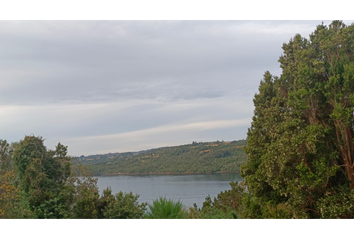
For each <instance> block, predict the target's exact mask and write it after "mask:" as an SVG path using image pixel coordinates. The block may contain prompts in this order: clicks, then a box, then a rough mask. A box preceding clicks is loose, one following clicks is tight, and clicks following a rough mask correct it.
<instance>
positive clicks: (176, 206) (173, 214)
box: [145, 197, 187, 219]
mask: <svg viewBox="0 0 354 240" xmlns="http://www.w3.org/2000/svg"><path fill="white" fill-rule="evenodd" d="M149 210H150V211H149V212H147V213H146V214H145V218H149V219H183V218H187V214H186V212H185V211H184V210H183V204H182V202H181V201H173V200H171V199H166V197H159V198H158V199H156V200H154V201H153V203H152V205H151V204H149Z"/></svg>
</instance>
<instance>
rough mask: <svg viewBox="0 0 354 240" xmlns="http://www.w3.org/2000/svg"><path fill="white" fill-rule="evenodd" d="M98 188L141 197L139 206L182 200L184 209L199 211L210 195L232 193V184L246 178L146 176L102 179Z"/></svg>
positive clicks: (226, 175) (235, 176) (105, 177)
mask: <svg viewBox="0 0 354 240" xmlns="http://www.w3.org/2000/svg"><path fill="white" fill-rule="evenodd" d="M97 178H98V187H99V190H100V193H102V192H103V189H105V188H107V187H109V186H110V187H111V189H112V192H113V193H114V194H115V193H117V192H119V191H123V192H130V191H132V192H133V193H134V194H139V195H140V197H139V199H138V200H139V202H148V203H150V204H151V203H152V201H153V200H155V199H156V198H158V197H159V196H166V198H171V199H174V200H181V201H182V203H183V204H184V206H186V207H192V206H193V203H196V204H197V206H198V208H201V207H202V206H203V202H204V200H205V198H206V197H207V196H208V194H209V195H210V196H211V198H212V199H214V197H216V196H217V195H218V193H220V192H221V191H225V190H229V189H231V187H230V185H229V183H230V182H231V181H238V182H241V181H242V180H243V178H242V177H241V176H240V175H239V174H237V173H222V174H207V175H146V176H122V175H121V176H100V177H97Z"/></svg>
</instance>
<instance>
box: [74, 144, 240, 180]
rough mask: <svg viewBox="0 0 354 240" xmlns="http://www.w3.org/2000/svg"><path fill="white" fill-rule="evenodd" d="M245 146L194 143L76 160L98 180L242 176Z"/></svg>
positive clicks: (82, 157) (91, 156)
mask: <svg viewBox="0 0 354 240" xmlns="http://www.w3.org/2000/svg"><path fill="white" fill-rule="evenodd" d="M245 145H246V140H239V141H232V142H224V141H221V142H220V141H216V142H199V143H197V142H193V143H192V144H186V145H181V146H174V147H162V148H157V149H150V150H144V151H139V152H125V153H108V154H98V155H90V156H81V157H78V158H76V159H75V160H76V161H80V162H81V163H82V164H84V165H87V164H89V165H91V168H92V171H93V174H94V175H95V176H100V175H139V174H141V175H143V174H203V173H220V172H239V171H240V166H241V165H242V164H243V163H244V162H245V161H246V160H247V155H246V154H245V153H244V152H243V150H242V147H243V146H245Z"/></svg>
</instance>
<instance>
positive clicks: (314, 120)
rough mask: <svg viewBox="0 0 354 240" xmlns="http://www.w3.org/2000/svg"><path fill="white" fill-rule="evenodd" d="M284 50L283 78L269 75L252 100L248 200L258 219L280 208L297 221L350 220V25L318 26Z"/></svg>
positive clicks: (353, 40) (353, 30) (353, 178)
mask: <svg viewBox="0 0 354 240" xmlns="http://www.w3.org/2000/svg"><path fill="white" fill-rule="evenodd" d="M283 50H284V53H283V55H282V56H281V57H280V59H279V62H280V64H281V68H282V75H281V76H280V78H277V77H273V76H272V75H271V74H270V73H269V72H266V73H265V75H264V79H263V80H262V81H261V84H260V87H259V93H258V94H256V95H255V98H254V105H255V112H254V117H253V122H252V126H251V128H250V129H249V131H248V139H247V143H248V146H247V147H245V151H246V152H247V154H248V161H247V163H246V164H245V165H244V166H243V167H242V175H243V176H244V178H245V182H246V184H247V186H248V189H249V191H250V195H251V196H252V197H253V198H257V202H258V204H259V206H260V208H261V209H262V211H261V212H262V213H263V217H264V216H266V215H267V213H269V211H270V209H274V207H275V208H276V207H277V206H279V205H282V206H286V209H288V210H289V216H291V217H295V218H349V217H350V218H352V217H354V205H353V202H354V170H353V167H354V164H353V163H354V142H353V141H354V139H353V124H354V122H353V121H354V116H353V109H354V54H353V50H354V25H351V26H346V25H345V24H344V23H343V22H341V21H333V22H332V24H330V25H329V26H325V25H323V24H322V25H319V26H317V28H316V30H315V31H314V32H313V33H312V34H311V35H310V38H309V39H306V38H303V37H301V36H300V35H299V34H297V35H296V36H295V37H294V38H292V39H291V40H290V41H289V43H287V44H284V45H283ZM248 204H250V202H249V203H248ZM249 206H250V205H249ZM250 209H252V208H249V210H250ZM255 209H257V208H255ZM249 215H250V216H255V215H257V213H255V212H253V213H252V212H250V213H249ZM258 215H259V214H258ZM267 216H269V215H267ZM260 217H261V216H260Z"/></svg>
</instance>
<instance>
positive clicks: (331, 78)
mask: <svg viewBox="0 0 354 240" xmlns="http://www.w3.org/2000/svg"><path fill="white" fill-rule="evenodd" d="M283 50H284V53H283V55H282V56H281V57H280V59H279V62H280V64H281V68H282V75H281V76H280V77H276V76H273V75H271V74H270V73H269V72H266V73H265V74H264V78H263V80H262V81H261V83H260V86H259V93H257V94H256V95H255V97H254V105H255V111H254V116H253V120H252V125H251V127H250V128H249V130H248V133H247V146H244V147H242V146H243V145H245V143H246V142H245V141H243V142H242V141H235V142H230V143H224V142H217V143H193V144H190V145H184V146H179V147H170V148H161V149H155V150H151V151H145V152H141V153H137V154H135V153H132V154H130V153H129V154H126V155H125V156H124V157H122V156H120V157H119V156H117V157H113V158H111V159H109V160H107V161H103V160H102V159H92V161H95V162H92V164H91V167H92V169H94V171H95V173H96V174H105V175H109V174H119V173H156V174H157V173H187V172H192V173H207V172H218V171H231V170H232V171H234V170H235V171H237V170H238V169H239V167H240V165H241V163H243V161H244V160H243V158H244V157H243V156H245V155H242V154H243V153H242V150H241V148H243V149H244V150H245V152H246V154H247V161H246V160H245V161H244V164H243V165H242V166H241V176H242V177H244V181H243V182H241V183H237V182H231V183H230V186H231V189H230V190H226V191H224V192H221V193H220V194H218V196H217V197H216V198H214V199H211V198H210V197H209V196H207V197H206V199H205V202H204V203H203V206H199V207H200V208H198V206H196V205H195V206H194V207H192V208H189V209H184V208H181V207H180V205H179V204H178V203H175V202H173V201H172V200H166V199H163V198H162V200H161V199H160V200H159V199H158V200H156V201H155V202H154V204H153V205H151V206H149V208H150V213H151V214H154V213H155V215H149V214H150V213H149V212H148V211H147V204H146V203H139V202H138V197H139V196H138V195H134V194H133V193H123V192H119V193H117V194H115V195H113V194H112V192H111V190H110V189H109V188H108V189H106V190H105V191H104V192H103V195H102V196H100V195H99V191H98V188H97V179H95V178H93V175H92V172H90V168H89V166H90V165H89V164H87V163H85V164H83V163H84V162H85V161H86V162H87V161H89V160H88V159H86V160H85V161H84V160H82V158H85V157H82V158H81V161H78V159H76V160H72V159H71V158H70V157H69V156H67V147H66V146H63V145H61V144H60V143H59V144H58V145H57V146H56V149H55V150H47V149H46V147H45V146H44V144H43V139H42V138H41V137H34V136H26V137H25V138H24V139H23V140H21V141H20V142H18V143H12V144H11V145H10V144H9V143H7V142H6V141H5V140H0V173H1V175H0V218H144V217H145V218H166V216H174V217H176V218H177V217H178V218H180V217H183V218H192V219H198V218H234V219H235V218H354V129H353V126H354V113H353V110H354V25H351V26H345V25H344V24H343V23H342V22H341V21H333V22H332V24H331V25H329V26H325V25H319V26H317V28H316V30H315V31H314V32H313V33H312V34H311V35H310V38H309V39H306V38H303V37H301V36H300V35H296V36H295V37H294V38H292V39H291V40H290V41H289V42H288V43H285V44H284V45H283ZM236 156H237V157H236ZM168 159H169V160H168ZM191 159H193V161H191ZM237 159H238V160H237ZM240 159H242V160H240ZM171 201H172V202H171ZM154 209H155V210H156V211H155V210H154ZM168 209H170V212H171V211H172V212H173V213H174V214H173V215H163V214H159V213H163V212H164V211H165V210H168Z"/></svg>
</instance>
